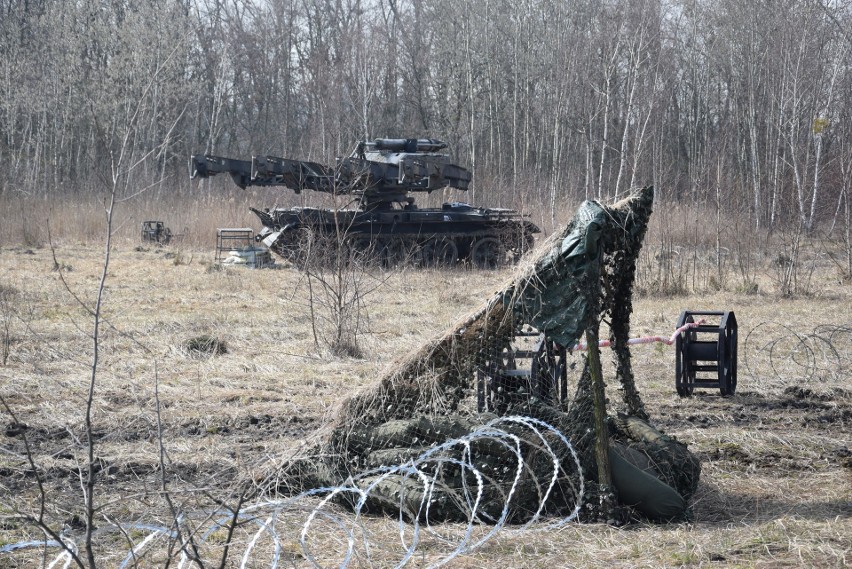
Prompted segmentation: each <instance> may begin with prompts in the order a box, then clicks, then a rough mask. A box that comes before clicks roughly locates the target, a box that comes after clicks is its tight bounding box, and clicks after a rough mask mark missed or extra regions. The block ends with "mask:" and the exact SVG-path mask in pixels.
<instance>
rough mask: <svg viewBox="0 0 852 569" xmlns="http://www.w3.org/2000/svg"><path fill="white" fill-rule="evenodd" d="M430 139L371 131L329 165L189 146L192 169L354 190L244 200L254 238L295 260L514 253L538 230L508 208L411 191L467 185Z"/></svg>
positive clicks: (459, 259)
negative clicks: (307, 201)
mask: <svg viewBox="0 0 852 569" xmlns="http://www.w3.org/2000/svg"><path fill="white" fill-rule="evenodd" d="M446 148H447V144H446V143H444V142H442V141H440V140H435V139H422V138H421V139H414V138H408V139H396V138H377V139H375V140H373V141H364V142H360V143H358V145H357V147H356V148H355V150H354V151H353V152H352V153H351V155H349V156H348V157H346V158H342V159H338V160H337V165H336V166H335V167H334V168H330V167H328V166H325V165H322V164H318V163H316V162H308V161H302V160H290V159H286V158H277V157H273V156H254V157H253V158H252V159H251V161H248V160H235V159H231V158H223V157H219V156H210V155H193V156H192V157H191V159H190V172H191V178H208V177H210V176H215V175H217V174H221V173H227V174H230V176H231V178H232V179H233V180H234V183H236V184H237V185H238V186H239V187H241V188H243V189H245V188H246V187H248V186H285V187H287V188H290V189H291V190H293V191H294V192H296V193H297V194H298V193H301V192H302V191H303V190H312V191H318V192H323V193H329V194H334V195H338V196H347V195H351V196H352V197H353V201H352V204H351V205H350V206H347V207H346V208H344V209H318V208H311V207H294V208H266V209H262V210H260V209H255V208H250V209H251V211H253V212H254V213H255V214H256V215H257V216H258V218H260V220H261V223H262V224H263V229H262V230H261V231H260V233H258V235H257V236H256V239H257V240H258V241H261V242H263V243H264V244H265V245H266V246H267V247H269V248H270V249H271V250H272V251H273V252H275V253H276V254H278V255H280V256H281V257H283V258H285V259H287V260H289V261H291V262H295V263H304V262H309V261H312V260H318V259H322V258H323V257H327V256H328V255H330V254H337V253H339V251H341V250H343V251H345V253H346V254H347V255H351V256H353V257H357V258H361V259H369V260H371V261H374V262H379V263H382V264H383V265H385V266H392V265H397V264H400V263H410V264H413V265H416V266H454V265H456V264H458V263H466V264H469V265H472V266H474V267H478V268H485V269H493V268H497V267H500V266H504V265H506V264H510V263H513V262H516V261H517V260H518V259H519V258H520V257H521V256H522V255H523V254H524V253H525V252H526V251H527V250H529V249H530V248H531V247H532V246H533V243H534V237H533V236H534V234H536V233H539V232H540V230H539V228H538V227H536V225H535V224H533V223H531V222H530V221H528V220H526V219H525V218H524V217H523V216H522V215H521V214H520V213H519V212H517V211H515V210H512V209H502V208H482V207H474V206H471V205H469V204H466V203H460V202H452V203H444V204H443V205H442V206H441V207H440V208H419V207H417V205H416V204H415V200H414V198H413V197H412V196H411V195H410V194H411V193H412V192H426V193H429V192H433V191H435V190H440V189H443V188H446V187H451V188H456V189H459V190H467V189H468V186H469V185H470V182H471V179H472V176H471V173H470V171H469V170H467V169H466V168H463V167H461V166H458V165H456V164H453V163H451V162H450V158H449V156H448V155H447V154H446V153H443V152H442V151H443V150H444V149H446Z"/></svg>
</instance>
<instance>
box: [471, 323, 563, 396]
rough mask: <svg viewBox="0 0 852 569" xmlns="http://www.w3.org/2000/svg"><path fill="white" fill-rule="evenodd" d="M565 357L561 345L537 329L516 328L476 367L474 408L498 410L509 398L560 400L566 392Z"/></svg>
mask: <svg viewBox="0 0 852 569" xmlns="http://www.w3.org/2000/svg"><path fill="white" fill-rule="evenodd" d="M567 358H568V354H567V350H566V349H565V348H563V347H561V346H558V345H556V344H555V343H554V342H552V341H550V340H548V338H547V337H546V336H545V335H544V334H542V333H540V332H538V331H537V330H535V329H532V328H527V329H525V330H522V331H519V332H517V333H516V334H515V335H514V338H513V340H512V342H511V343H510V344H509V346H508V347H506V348H504V349H502V350H501V351H500V352H499V353H495V354H492V355H491V356H490V357H489V358H488V360H487V361H486V362H485V365H484V366H483V367H482V368H480V369H479V370H478V371H477V374H476V406H477V409H478V410H479V412H483V411H496V412H498V413H502V412H504V411H506V409H507V408H508V407H509V406H510V404H511V403H512V402H513V401H519V400H521V399H531V398H536V399H539V400H540V401H544V402H547V403H553V401H555V400H557V399H558V400H559V401H560V402H564V401H565V399H566V398H567V395H568V368H567ZM524 360H526V365H523V361H524ZM519 362H520V363H522V365H521V366H520V367H519V365H518V364H519Z"/></svg>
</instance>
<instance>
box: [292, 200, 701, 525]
mask: <svg viewBox="0 0 852 569" xmlns="http://www.w3.org/2000/svg"><path fill="white" fill-rule="evenodd" d="M652 202H653V188H651V187H648V188H643V189H641V190H636V191H634V192H633V193H631V194H630V195H629V196H628V197H627V198H625V199H623V200H621V201H619V202H617V203H615V204H612V205H602V204H599V203H597V202H585V203H583V204H582V205H581V207H580V209H579V210H578V212H577V214H576V215H575V217H574V219H573V220H572V221H571V223H570V224H569V225H568V226H567V227H566V228H565V229H564V230H563V231H562V232H560V233H558V234H556V235H554V236H552V237H551V238H550V239H549V240H548V241H547V243H546V244H545V245H544V246H543V247H541V248H540V249H539V252H538V254H537V255H536V256H535V258H534V259H532V260H531V261H530V262H528V263H527V264H526V265H525V266H524V267H522V268H520V269H519V270H518V271H517V273H516V275H515V276H514V278H512V279H511V281H510V282H509V283H507V285H506V286H505V287H503V288H501V289H500V290H499V291H498V292H496V293H495V294H494V295H492V296H491V297H490V298H489V299H488V300H487V301H486V302H485V304H484V305H483V306H482V307H481V308H480V309H479V310H477V311H475V312H473V313H472V314H471V315H469V316H468V317H466V318H465V319H463V320H462V321H461V322H460V323H459V324H458V325H456V326H455V327H453V328H452V329H451V330H449V331H448V332H446V333H445V334H444V335H442V336H441V337H440V338H438V339H436V340H434V341H431V342H429V343H427V344H426V345H425V346H423V347H422V348H421V349H420V350H418V351H417V352H415V353H412V354H411V355H409V356H408V357H407V358H405V359H403V360H402V361H400V362H398V363H397V364H396V365H395V366H393V367H392V369H391V370H390V371H389V372H388V373H387V374H386V375H385V376H384V377H383V378H382V379H381V380H380V381H379V383H378V385H377V386H376V387H375V388H373V389H371V390H369V391H366V392H363V393H359V394H357V395H355V396H353V397H351V398H350V399H349V400H348V401H346V402H345V403H344V405H343V406H342V408H341V410H340V413H339V414H338V417H337V421H336V423H335V425H334V427H333V430H332V432H331V434H330V435H329V437H328V438H327V440H326V441H325V442H324V443H323V448H322V452H321V455H322V456H325V457H328V458H327V459H326V460H325V461H322V462H320V463H317V462H316V461H315V460H310V461H308V460H305V461H295V462H293V463H291V464H289V465H288V466H287V467H286V468H285V469H284V472H281V473H279V475H281V476H283V478H279V480H282V479H283V480H284V482H285V483H286V485H287V486H288V490H289V491H300V490H303V489H305V488H306V487H309V486H310V485H311V484H325V485H333V484H337V483H339V482H340V481H341V480H345V479H349V480H352V481H354V484H356V485H357V486H359V487H362V488H365V487H369V489H370V494H369V497H368V498H367V501H366V509H367V510H369V511H380V512H388V511H391V512H393V513H394V514H397V513H398V514H400V515H403V516H407V517H409V518H424V517H426V518H428V520H430V521H437V520H458V521H464V520H468V521H469V518H470V517H471V516H475V518H476V521H481V522H493V521H494V520H497V519H498V518H501V516H503V518H506V519H508V520H509V521H511V522H517V523H520V522H525V521H528V520H530V519H532V518H537V517H538V516H539V515H540V514H542V513H544V514H548V515H554V516H566V515H568V514H569V512H572V511H575V510H579V511H580V512H581V516H582V517H583V518H584V519H604V520H609V519H612V516H613V515H614V513H615V512H614V508H613V507H612V504H613V501H614V500H616V501H617V503H619V504H621V505H622V506H625V507H627V506H632V507H634V508H635V509H636V510H637V511H639V512H641V513H643V514H645V515H646V516H647V517H649V518H652V519H673V518H678V517H681V516H682V515H683V514H684V512H685V507H686V501H687V500H688V499H689V498H690V496H691V495H692V494H693V492H694V491H695V489H696V487H697V484H698V476H699V472H700V464H699V462H698V460H697V458H696V457H694V456H693V455H692V454H691V453H689V451H687V449H686V447H685V445H683V444H681V443H679V442H677V441H675V440H674V439H672V438H671V437H667V436H665V435H663V434H662V433H660V432H659V431H657V430H656V429H654V427H653V426H651V425H650V423H649V422H648V416H647V414H646V412H645V409H644V406H643V404H642V400H641V397H640V395H639V393H638V391H637V389H636V386H635V383H634V379H633V373H632V368H631V362H630V351H629V348H628V345H627V340H628V333H629V328H630V314H631V311H632V305H631V298H632V287H633V281H634V273H635V267H636V261H637V257H638V254H639V250H640V248H641V246H642V239H643V237H644V234H645V230H646V227H647V223H648V219H649V216H650V214H651V209H652ZM603 318H607V319H608V320H609V322H610V334H611V339H612V340H613V351H614V357H615V364H616V366H615V367H616V379H617V380H618V382H619V385H620V387H621V394H622V405H621V410H620V411H619V412H618V413H617V414H616V415H615V416H610V415H600V414H599V421H598V422H596V420H595V411H596V403H595V400H596V399H595V393H594V392H595V381H594V376H595V367H594V366H590V363H589V360H588V359H587V360H586V362H585V365H584V368H583V371H582V373H581V374H580V378H579V380H578V382H577V385H576V388H575V393H574V396H573V399H572V400H571V401H569V402H563V403H559V402H554V401H553V399H548V398H545V397H540V396H537V395H534V394H533V391H532V390H527V391H524V390H523V389H521V390H520V392H519V394H518V395H519V396H515V397H510V398H508V399H507V400H506V401H505V405H504V406H503V407H501V409H500V411H501V414H503V415H507V416H521V417H526V418H533V419H535V420H539V421H543V422H545V423H546V424H547V425H551V426H553V427H555V430H551V431H548V430H546V429H545V430H544V431H542V433H543V434H538V431H536V433H537V435H536V436H530V435H529V430H525V429H523V428H517V429H514V430H513V427H512V425H511V424H510V425H508V426H505V425H504V427H503V428H504V429H505V430H506V431H507V432H508V433H509V438H510V439H511V440H510V441H507V440H506V439H505V438H502V439H499V440H496V439H487V438H486V439H478V440H477V441H476V442H473V443H469V444H468V443H465V444H462V445H455V446H453V447H452V448H442V449H441V451H440V456H441V460H440V461H437V462H435V465H433V466H431V467H430V466H429V464H428V461H427V464H426V465H425V467H424V469H423V470H422V471H420V473H419V476H421V477H426V478H428V481H427V482H426V483H423V482H422V481H420V480H417V479H416V477H415V479H414V480H412V478H411V477H406V476H404V475H394V476H382V479H381V481H380V483H379V484H376V483H375V482H376V480H375V479H376V477H375V476H371V475H370V473H372V472H378V473H382V472H384V471H385V470H386V469H387V468H389V466H390V465H400V464H405V463H406V462H407V461H411V460H413V459H414V458H415V457H420V456H423V453H424V452H425V453H427V454H428V453H430V452H431V451H430V449H434V448H436V447H440V446H441V443H443V442H444V441H446V440H448V439H459V438H461V439H463V438H464V436H465V434H466V433H470V432H472V431H477V432H481V429H482V428H483V426H484V425H487V424H488V423H489V421H492V420H494V418H495V415H493V414H491V413H487V412H477V410H476V406H475V405H474V404H472V402H474V401H475V400H476V387H477V383H476V378H477V377H478V374H480V373H481V372H482V370H483V369H486V368H488V367H489V366H493V364H494V361H495V360H498V359H500V358H501V357H503V356H502V355H501V354H506V353H509V351H510V350H511V349H512V348H511V344H512V342H513V340H514V339H515V337H516V335H518V333H519V331H520V330H521V329H522V328H524V327H525V326H533V327H534V328H535V329H537V330H538V332H540V333H543V334H544V338H546V341H547V342H552V343H553V344H554V345H559V346H562V347H567V348H571V347H573V346H574V345H575V343H576V342H577V341H578V340H579V339H580V338H581V336H582V335H583V334H584V333H586V334H587V337H595V338H596V335H597V330H598V328H599V325H600V322H601V320H602V319H603ZM589 334H591V336H590V335H589ZM595 353H597V352H596V351H595ZM599 385H600V386H601V387H600V389H601V390H602V389H603V387H602V385H603V383H602V381H601V382H600V383H599ZM601 392H602V391H601ZM598 401H604V399H603V398H602V397H601V398H599V399H598ZM597 407H598V411H599V413H606V410H605V409H601V407H605V403H598V404H597ZM563 435H564V437H566V438H567V440H568V441H570V443H571V445H573V448H570V445H561V444H559V440H558V439H559V437H561V436H563ZM601 440H603V441H604V443H605V444H604V445H603V446H601V445H596V443H597V442H599V441H601ZM596 446H597V448H596ZM554 449H561V450H558V451H556V452H554ZM600 449H604V450H603V454H601V450H600ZM575 450H576V455H575V458H574V459H573V460H572V456H571V454H573V453H574V452H575ZM569 451H570V452H569ZM520 455H523V462H524V466H523V468H521V469H513V468H508V467H507V464H509V465H511V464H513V463H514V462H518V460H517V459H516V458H515V457H517V456H520ZM577 462H578V463H579V466H580V469H579V470H578V468H577ZM383 469H384V470H383ZM424 472H425V473H427V474H424ZM306 473H307V474H308V476H307V477H305V474H306ZM601 473H605V476H604V477H603V478H601V476H600V474H601ZM584 478H585V484H584ZM610 478H611V481H612V484H613V485H614V488H615V491H614V493H613V489H612V487H610V485H609V484H610V483H609V482H608V480H609V479H610ZM595 480H597V483H595V482H590V481H595ZM279 487H280V486H279ZM613 494H615V495H613ZM472 504H476V506H477V507H474V508H471V505H472ZM350 505H352V504H350ZM364 505H365V504H363V503H362V504H358V505H357V508H358V510H359V511H361V510H362V509H363V507H364ZM618 511H619V512H622V513H624V512H626V511H627V508H619V509H618Z"/></svg>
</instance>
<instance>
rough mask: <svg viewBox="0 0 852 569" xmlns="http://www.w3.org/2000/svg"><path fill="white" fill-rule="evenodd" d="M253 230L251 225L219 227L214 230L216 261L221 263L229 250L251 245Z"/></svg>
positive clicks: (252, 243)
mask: <svg viewBox="0 0 852 569" xmlns="http://www.w3.org/2000/svg"><path fill="white" fill-rule="evenodd" d="M253 245H254V230H253V229H252V228H251V227H232V228H227V227H226V228H220V229H217V230H216V262H217V263H221V262H222V261H223V260H224V259H225V258H226V257H227V256H228V253H229V252H230V251H233V250H235V249H242V248H245V247H252V246H253Z"/></svg>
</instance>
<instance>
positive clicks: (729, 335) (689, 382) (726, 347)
mask: <svg viewBox="0 0 852 569" xmlns="http://www.w3.org/2000/svg"><path fill="white" fill-rule="evenodd" d="M696 317H699V318H698V319H696ZM701 317H709V318H708V319H713V320H716V319H718V323H711V322H705V323H702V324H699V325H698V326H695V327H693V328H689V329H687V330H685V331H683V332H681V333H680V334H678V335H677V338H676V339H675V388H676V389H677V394H678V395H680V396H681V397H686V396H689V395H692V393H693V391H694V390H695V388H696V387H698V388H708V387H709V388H718V389H719V392H720V393H721V394H722V395H723V396H726V395H733V394H734V392H735V391H736V389H737V319H736V317H735V316H734V313H733V312H719V311H698V310H685V311H683V313H681V315H680V318H679V319H678V321H677V328H680V327H682V326H684V325H685V324H688V323H691V322H700V320H701ZM706 374H710V375H706Z"/></svg>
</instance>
